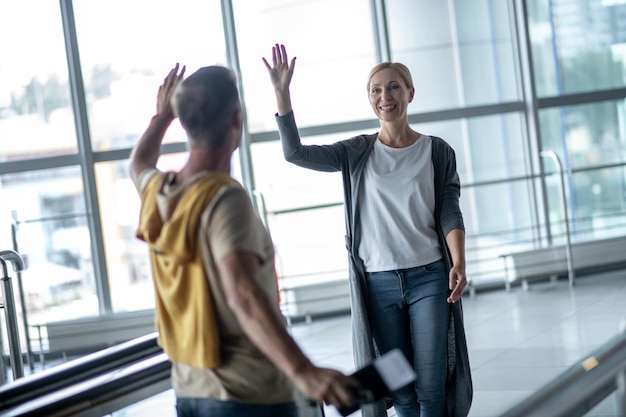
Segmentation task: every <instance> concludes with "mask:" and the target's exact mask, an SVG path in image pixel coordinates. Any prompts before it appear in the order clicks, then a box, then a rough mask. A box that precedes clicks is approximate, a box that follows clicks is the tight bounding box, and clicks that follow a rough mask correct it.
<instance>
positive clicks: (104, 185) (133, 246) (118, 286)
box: [96, 153, 241, 312]
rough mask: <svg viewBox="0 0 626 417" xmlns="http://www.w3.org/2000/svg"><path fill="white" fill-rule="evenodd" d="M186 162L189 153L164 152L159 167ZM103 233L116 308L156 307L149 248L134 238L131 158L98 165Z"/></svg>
mask: <svg viewBox="0 0 626 417" xmlns="http://www.w3.org/2000/svg"><path fill="white" fill-rule="evenodd" d="M237 160H238V153H235V154H234V155H233V174H232V175H233V177H235V178H236V179H237V180H238V181H240V182H241V179H240V177H241V173H240V171H239V165H238V164H237V163H235V162H236V161H237ZM186 162H187V153H179V154H169V155H163V156H161V157H160V158H159V162H158V165H157V167H158V168H159V169H160V170H162V171H178V170H180V169H181V168H182V167H183V165H184V164H185V163H186ZM96 182H97V187H98V195H100V196H106V198H101V200H100V213H101V219H102V234H103V237H104V245H105V252H106V262H107V270H108V273H109V283H110V288H111V299H112V303H113V310H114V311H116V312H122V311H137V310H145V309H149V308H154V291H153V287H152V273H151V270H150V261H149V258H148V247H147V246H146V244H145V243H144V242H142V241H140V240H139V239H137V238H136V237H135V232H136V230H137V222H138V220H139V210H140V199H139V194H138V193H137V190H136V189H135V186H134V185H133V183H132V181H131V180H130V178H129V177H128V161H115V162H103V163H99V164H96Z"/></svg>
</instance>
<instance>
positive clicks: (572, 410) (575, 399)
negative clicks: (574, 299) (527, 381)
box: [499, 325, 626, 417]
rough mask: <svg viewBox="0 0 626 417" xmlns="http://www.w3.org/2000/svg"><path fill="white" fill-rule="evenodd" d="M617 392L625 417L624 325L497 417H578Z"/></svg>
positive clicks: (620, 411)
mask: <svg viewBox="0 0 626 417" xmlns="http://www.w3.org/2000/svg"><path fill="white" fill-rule="evenodd" d="M612 392H617V398H618V407H619V408H620V409H619V410H618V415H619V416H622V417H626V325H622V329H621V333H620V334H618V335H617V336H615V337H614V338H612V339H611V340H609V341H608V342H607V343H605V344H604V345H603V346H601V347H600V348H598V349H596V350H595V351H593V353H592V354H591V355H589V356H587V357H585V358H583V359H582V360H581V361H580V362H578V363H576V364H575V365H573V366H572V367H570V368H569V369H568V370H566V371H565V372H563V373H562V374H560V375H559V376H558V377H556V378H555V379H553V380H552V381H551V382H549V383H548V384H546V385H545V386H543V387H542V388H540V389H538V390H537V391H536V392H535V393H534V394H532V395H531V396H529V397H528V398H526V399H524V400H523V401H521V402H520V403H519V404H517V405H516V406H514V407H512V408H511V409H509V410H508V411H506V412H505V413H503V414H501V415H500V416H499V417H546V416H550V417H580V416H583V415H585V414H586V413H587V412H588V411H590V410H592V409H593V408H594V407H595V406H596V405H597V404H598V403H600V401H602V400H603V399H604V398H606V397H607V396H608V395H610V394H611V393H612Z"/></svg>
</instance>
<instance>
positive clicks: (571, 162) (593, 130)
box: [539, 100, 626, 169]
mask: <svg viewBox="0 0 626 417" xmlns="http://www.w3.org/2000/svg"><path fill="white" fill-rule="evenodd" d="M624 110H625V107H624V101H623V100H618V101H603V102H598V103H592V104H581V105H576V106H567V107H560V108H553V109H545V110H542V111H541V112H540V113H539V116H540V121H541V139H542V143H543V149H545V150H552V151H555V152H556V153H557V154H559V156H560V158H561V159H562V162H563V165H564V166H565V167H566V168H571V169H578V168H586V167H593V166H598V165H604V164H614V163H622V162H626V126H625V125H624Z"/></svg>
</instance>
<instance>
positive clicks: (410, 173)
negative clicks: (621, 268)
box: [359, 135, 442, 272]
mask: <svg viewBox="0 0 626 417" xmlns="http://www.w3.org/2000/svg"><path fill="white" fill-rule="evenodd" d="M431 153H432V139H431V137H430V136H427V135H421V136H420V137H419V139H418V140H417V141H416V142H415V143H413V144H412V145H410V146H407V147H405V148H392V147H390V146H387V145H385V144H383V143H382V142H381V141H380V140H378V139H377V140H376V143H375V144H374V149H373V150H372V153H371V154H370V156H369V159H368V161H367V164H366V167H365V172H364V174H363V181H362V182H361V187H362V189H361V193H360V197H359V207H360V213H361V219H360V221H361V229H362V231H363V232H362V236H361V243H360V246H359V256H360V257H361V259H363V261H364V262H365V270H366V271H367V272H377V271H390V270H395V269H405V268H413V267H416V266H421V265H427V264H429V263H431V262H435V261H437V260H439V259H440V258H441V256H442V254H441V248H440V246H439V241H438V239H437V232H436V226H435V219H434V215H433V214H434V211H435V185H434V168H433V164H432V161H431Z"/></svg>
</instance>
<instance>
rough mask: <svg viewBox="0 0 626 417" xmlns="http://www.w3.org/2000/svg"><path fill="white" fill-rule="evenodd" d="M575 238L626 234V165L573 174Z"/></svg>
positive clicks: (600, 237)
mask: <svg viewBox="0 0 626 417" xmlns="http://www.w3.org/2000/svg"><path fill="white" fill-rule="evenodd" d="M571 182H572V194H573V196H572V199H571V202H572V204H573V209H572V213H573V214H572V217H573V218H572V219H571V224H572V227H571V233H572V236H573V237H572V240H575V241H589V240H597V239H606V238H610V237H615V236H625V235H626V166H621V167H616V168H607V169H598V170H590V171H583V172H577V173H574V174H572V179H571Z"/></svg>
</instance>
